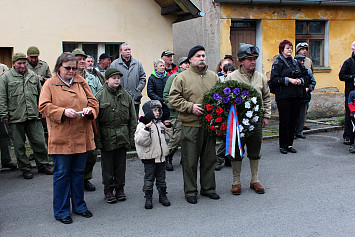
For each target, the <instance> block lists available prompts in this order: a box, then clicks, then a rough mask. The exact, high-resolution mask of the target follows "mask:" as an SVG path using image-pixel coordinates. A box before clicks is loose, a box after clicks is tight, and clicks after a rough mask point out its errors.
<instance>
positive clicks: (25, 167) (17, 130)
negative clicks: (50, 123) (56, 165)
mask: <svg viewBox="0 0 355 237" xmlns="http://www.w3.org/2000/svg"><path fill="white" fill-rule="evenodd" d="M9 125H10V126H9V128H10V129H9V133H10V137H11V140H12V143H13V145H14V149H15V155H16V159H17V164H18V167H19V169H20V170H21V171H22V172H25V171H30V170H31V162H30V161H29V159H28V157H27V155H26V148H25V142H26V136H27V138H28V140H29V142H30V145H31V147H32V149H33V154H34V157H35V161H36V165H37V168H38V169H41V168H42V167H43V166H46V165H48V163H49V161H48V153H47V145H46V141H45V138H44V133H43V127H42V123H41V120H39V119H33V120H26V121H25V122H20V123H10V124H9Z"/></svg>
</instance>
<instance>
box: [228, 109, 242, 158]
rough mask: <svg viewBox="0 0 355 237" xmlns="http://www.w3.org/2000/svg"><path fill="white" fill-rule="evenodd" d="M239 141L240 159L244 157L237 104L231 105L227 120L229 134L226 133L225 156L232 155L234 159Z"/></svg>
mask: <svg viewBox="0 0 355 237" xmlns="http://www.w3.org/2000/svg"><path fill="white" fill-rule="evenodd" d="M237 139H238V147H239V154H240V157H243V149H242V142H241V139H240V129H239V122H238V115H237V108H236V107H235V104H233V105H231V108H230V110H229V115H228V120H227V133H226V153H225V155H226V156H227V155H231V156H232V157H233V158H235V157H234V154H235V143H236V140H237Z"/></svg>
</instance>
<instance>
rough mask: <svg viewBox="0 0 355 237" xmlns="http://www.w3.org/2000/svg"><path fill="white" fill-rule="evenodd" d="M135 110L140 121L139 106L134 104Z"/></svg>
mask: <svg viewBox="0 0 355 237" xmlns="http://www.w3.org/2000/svg"><path fill="white" fill-rule="evenodd" d="M134 109H135V110H136V117H137V119H139V104H134Z"/></svg>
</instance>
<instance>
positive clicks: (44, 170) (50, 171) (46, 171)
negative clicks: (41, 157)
mask: <svg viewBox="0 0 355 237" xmlns="http://www.w3.org/2000/svg"><path fill="white" fill-rule="evenodd" d="M38 173H42V174H46V175H52V174H53V169H52V168H51V167H49V166H48V165H46V166H44V167H41V168H40V169H38Z"/></svg>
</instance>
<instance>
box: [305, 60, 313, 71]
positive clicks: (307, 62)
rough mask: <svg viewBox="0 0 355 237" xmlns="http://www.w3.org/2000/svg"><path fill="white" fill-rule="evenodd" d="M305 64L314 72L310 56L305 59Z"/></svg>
mask: <svg viewBox="0 0 355 237" xmlns="http://www.w3.org/2000/svg"><path fill="white" fill-rule="evenodd" d="M304 66H305V67H306V68H308V69H309V70H311V71H312V73H313V62H312V60H311V59H310V58H308V57H306V58H305V60H304Z"/></svg>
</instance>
